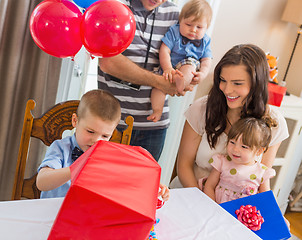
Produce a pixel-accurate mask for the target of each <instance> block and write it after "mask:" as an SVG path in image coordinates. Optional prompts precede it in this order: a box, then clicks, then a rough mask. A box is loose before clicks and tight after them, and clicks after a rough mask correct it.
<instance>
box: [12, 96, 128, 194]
mask: <svg viewBox="0 0 302 240" xmlns="http://www.w3.org/2000/svg"><path fill="white" fill-rule="evenodd" d="M78 105H79V100H72V101H66V102H62V103H58V104H56V105H55V106H53V107H52V108H50V109H49V110H48V111H46V112H45V113H44V114H43V115H42V116H41V117H39V118H35V117H34V116H33V115H32V113H31V111H32V110H33V109H34V107H35V101H34V100H32V99H30V100H28V101H27V104H26V109H25V116H24V121H23V129H22V135H21V140H20V146H19V153H18V160H17V165H16V172H15V180H14V187H13V192H12V200H19V199H21V197H22V198H28V199H35V198H40V191H39V190H38V188H37V187H36V177H37V174H35V175H34V176H32V177H31V178H28V179H24V172H25V166H26V161H27V157H28V152H29V145H30V138H31V137H34V138H38V139H40V140H41V141H42V142H43V143H44V144H45V145H46V146H49V145H50V144H51V143H52V142H53V141H55V140H57V139H61V138H62V134H63V132H64V131H65V130H72V129H73V126H72V124H71V117H72V114H73V113H75V112H76V111H77V108H78ZM125 122H126V124H127V125H128V127H127V129H125V130H124V131H123V132H119V131H118V130H117V129H115V130H114V132H113V135H112V137H111V139H110V141H112V142H116V143H122V144H126V145H129V144H130V139H131V134H132V128H133V117H132V116H128V117H127V118H126V119H125Z"/></svg>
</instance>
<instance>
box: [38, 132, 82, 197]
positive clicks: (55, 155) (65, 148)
mask: <svg viewBox="0 0 302 240" xmlns="http://www.w3.org/2000/svg"><path fill="white" fill-rule="evenodd" d="M75 147H78V148H79V149H80V147H79V145H78V143H77V141H76V138H75V134H73V135H72V136H68V137H65V138H63V139H60V140H56V141H54V142H53V143H52V144H51V145H50V146H49V148H48V149H47V151H46V154H45V157H44V160H43V161H42V163H41V165H40V166H39V168H38V172H39V171H40V170H41V168H43V167H50V168H53V169H60V168H64V167H69V166H70V165H71V164H72V163H73V161H72V159H71V153H72V150H73V149H74V148H75ZM70 184H71V181H70V180H69V181H68V182H67V183H65V184H63V185H62V186H60V187H58V188H56V189H53V190H50V191H43V192H41V198H55V197H65V195H66V193H67V191H68V189H69V187H70Z"/></svg>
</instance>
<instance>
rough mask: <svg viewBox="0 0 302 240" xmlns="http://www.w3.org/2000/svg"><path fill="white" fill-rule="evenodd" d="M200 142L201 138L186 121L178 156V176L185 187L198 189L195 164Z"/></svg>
mask: <svg viewBox="0 0 302 240" xmlns="http://www.w3.org/2000/svg"><path fill="white" fill-rule="evenodd" d="M200 141H201V136H200V135H199V134H198V133H196V132H195V131H194V130H193V128H192V127H191V126H190V124H189V123H188V122H187V121H186V122H185V126H184V129H183V132H182V137H181V141H180V146H179V150H178V155H177V175H178V177H179V180H180V182H181V184H182V185H183V187H198V183H197V180H196V178H195V175H194V164H195V158H196V153H197V150H198V147H199V144H200Z"/></svg>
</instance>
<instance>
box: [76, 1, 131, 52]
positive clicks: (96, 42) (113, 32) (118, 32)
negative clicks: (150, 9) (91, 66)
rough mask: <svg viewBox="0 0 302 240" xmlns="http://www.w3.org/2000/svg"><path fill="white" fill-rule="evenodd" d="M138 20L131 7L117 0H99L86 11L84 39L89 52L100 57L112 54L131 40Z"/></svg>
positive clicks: (82, 34) (82, 30) (122, 48)
mask: <svg viewBox="0 0 302 240" xmlns="http://www.w3.org/2000/svg"><path fill="white" fill-rule="evenodd" d="M135 29H136V23H135V19H134V16H133V14H132V12H131V10H130V9H129V8H128V7H127V6H126V5H124V4H122V3H121V2H118V1H116V0H103V1H97V2H95V3H94V4H92V5H91V6H90V7H88V8H87V10H86V11H85V13H84V16H83V21H82V23H81V37H82V42H83V45H84V46H85V48H86V49H87V51H88V52H90V53H91V54H92V55H94V56H98V57H112V56H115V55H117V54H120V53H121V52H123V51H124V50H125V49H126V48H127V47H128V46H129V45H130V43H131V42H132V40H133V38H134V34H135Z"/></svg>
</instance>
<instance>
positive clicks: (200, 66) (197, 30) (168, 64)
mask: <svg viewBox="0 0 302 240" xmlns="http://www.w3.org/2000/svg"><path fill="white" fill-rule="evenodd" d="M211 19H212V9H211V7H210V5H209V4H208V3H207V2H206V1H205V0H190V1H189V2H187V3H186V4H185V5H184V6H183V8H182V10H181V12H180V15H179V23H178V24H175V25H173V26H172V27H170V29H169V31H168V32H167V33H166V34H165V36H164V37H163V39H162V45H161V47H160V51H159V60H160V66H161V69H162V71H163V75H164V77H165V78H166V79H169V80H170V81H172V74H173V73H175V69H177V70H179V71H180V73H179V72H178V71H176V73H178V74H176V75H174V76H173V81H175V83H176V88H177V91H178V92H179V93H184V89H185V88H186V87H188V86H189V84H190V82H191V81H192V80H195V81H198V82H201V81H202V80H203V79H205V77H206V76H207V74H208V72H209V69H210V65H211V58H212V52H211V49H210V37H209V36H208V35H207V34H206V31H207V29H208V28H209V26H210V22H211ZM174 68H175V69H174ZM165 97H166V96H165V94H164V93H163V92H162V91H160V90H159V89H156V88H153V89H152V92H151V104H152V109H153V113H152V114H151V115H150V116H148V118H147V119H148V120H151V121H153V122H157V121H158V120H160V118H161V115H162V112H163V107H164V101H165Z"/></svg>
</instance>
